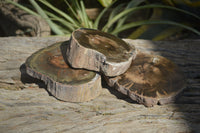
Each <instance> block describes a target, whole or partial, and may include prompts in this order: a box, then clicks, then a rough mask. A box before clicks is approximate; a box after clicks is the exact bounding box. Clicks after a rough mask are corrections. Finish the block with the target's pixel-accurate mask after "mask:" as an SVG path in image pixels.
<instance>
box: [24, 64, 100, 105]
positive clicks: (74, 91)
mask: <svg viewBox="0 0 200 133" xmlns="http://www.w3.org/2000/svg"><path fill="white" fill-rule="evenodd" d="M26 72H27V74H29V75H30V76H32V77H34V78H37V79H40V80H42V81H44V82H45V84H46V85H47V91H49V92H50V93H51V94H52V95H53V96H54V97H56V98H57V99H59V100H62V101H67V102H85V101H90V100H92V99H94V98H96V97H97V96H99V94H100V93H101V90H102V87H101V76H100V75H98V74H96V76H95V77H94V78H93V79H92V80H91V81H89V82H88V83H84V84H81V85H67V84H61V83H59V82H55V81H53V80H52V79H51V78H50V77H48V76H45V75H43V74H41V73H39V72H37V71H35V70H33V69H31V68H30V67H27V66H26ZM80 96H81V97H80Z"/></svg>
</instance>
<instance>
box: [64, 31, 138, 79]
mask: <svg viewBox="0 0 200 133" xmlns="http://www.w3.org/2000/svg"><path fill="white" fill-rule="evenodd" d="M127 45H129V44H128V43H127ZM131 47H132V48H133V51H132V52H131V56H130V58H129V59H128V60H127V61H125V62H120V63H115V62H110V61H107V60H106V56H105V55H104V54H102V53H100V52H98V51H96V50H93V49H89V48H85V47H83V46H82V45H80V44H79V43H78V41H77V40H76V39H74V38H73V35H72V36H71V38H70V45H68V48H67V52H66V55H67V60H68V62H69V64H70V65H71V66H72V67H74V68H84V69H88V70H92V71H97V72H102V73H103V74H104V75H106V76H109V77H114V76H118V75H120V74H123V73H124V72H125V71H126V70H127V69H128V68H129V67H130V65H131V62H132V60H133V59H134V58H135V56H136V50H135V48H134V46H131ZM86 53H87V54H86ZM77 59H78V60H79V62H77V61H76V60H77Z"/></svg>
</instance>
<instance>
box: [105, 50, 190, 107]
mask: <svg viewBox="0 0 200 133" xmlns="http://www.w3.org/2000/svg"><path fill="white" fill-rule="evenodd" d="M105 78H106V81H107V83H108V84H109V85H110V86H111V87H114V88H115V89H117V90H118V91H119V92H121V93H123V94H125V95H128V96H129V97H130V98H131V99H133V100H135V101H137V102H139V103H141V104H144V105H145V106H148V107H150V106H153V105H156V104H166V103H170V102H172V101H174V98H176V96H177V95H178V94H179V93H180V92H181V91H182V90H183V89H184V88H185V84H186V81H185V79H184V76H183V75H182V72H181V71H180V69H179V68H178V67H177V66H176V65H175V64H174V63H172V62H171V61H170V60H168V59H166V58H164V57H161V56H156V55H148V54H144V53H141V52H140V53H139V52H138V54H137V56H136V59H135V60H134V61H133V62H132V64H131V66H130V68H129V69H128V70H127V71H126V73H124V74H122V75H120V76H117V77H114V78H110V77H105Z"/></svg>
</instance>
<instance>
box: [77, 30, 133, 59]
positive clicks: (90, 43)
mask: <svg viewBox="0 0 200 133" xmlns="http://www.w3.org/2000/svg"><path fill="white" fill-rule="evenodd" d="M73 36H74V37H75V39H76V40H77V41H78V42H79V44H81V45H82V46H84V47H86V48H90V49H94V50H96V51H98V52H100V53H103V54H104V55H105V56H106V58H107V60H108V61H111V62H122V61H127V60H128V59H129V58H130V56H132V55H131V53H132V48H131V47H130V46H129V45H128V44H127V43H126V42H124V41H123V40H121V39H119V38H117V37H115V36H113V35H111V34H108V33H104V32H101V31H98V30H92V29H83V28H82V29H78V30H76V31H75V32H74V33H73Z"/></svg>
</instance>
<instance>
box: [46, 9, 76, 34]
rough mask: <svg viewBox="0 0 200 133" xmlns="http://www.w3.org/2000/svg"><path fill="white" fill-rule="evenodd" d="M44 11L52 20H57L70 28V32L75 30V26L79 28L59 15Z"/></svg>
mask: <svg viewBox="0 0 200 133" xmlns="http://www.w3.org/2000/svg"><path fill="white" fill-rule="evenodd" d="M45 13H46V14H47V15H48V16H49V17H50V19H51V20H54V21H58V22H60V23H61V24H62V25H64V26H65V27H66V28H68V29H70V31H71V32H72V31H73V30H75V29H76V28H79V27H77V26H75V25H73V24H71V23H69V22H68V21H67V20H65V19H63V18H61V17H59V16H56V15H55V14H53V13H51V12H48V11H45ZM62 29H63V28H62Z"/></svg>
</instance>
